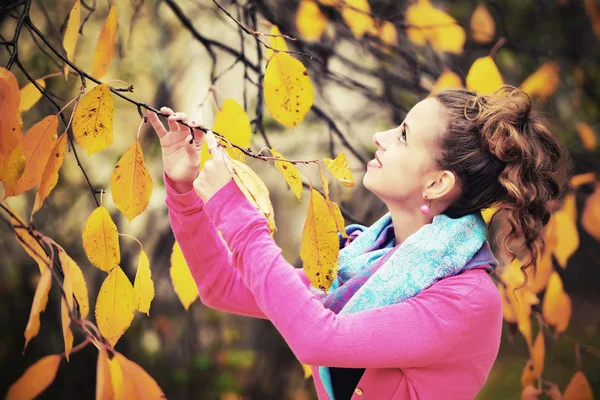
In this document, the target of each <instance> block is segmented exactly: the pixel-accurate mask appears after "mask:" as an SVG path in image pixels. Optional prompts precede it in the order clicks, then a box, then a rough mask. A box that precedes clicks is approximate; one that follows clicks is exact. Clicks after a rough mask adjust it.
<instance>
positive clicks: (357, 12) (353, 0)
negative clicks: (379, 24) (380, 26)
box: [342, 0, 375, 40]
mask: <svg viewBox="0 0 600 400" xmlns="http://www.w3.org/2000/svg"><path fill="white" fill-rule="evenodd" d="M370 14H371V6H370V5H369V2H368V1H367V0H344V4H343V6H342V18H343V19H344V21H345V22H346V25H348V26H349V27H350V30H351V31H352V34H353V35H354V37H355V38H356V39H358V40H360V39H362V37H363V36H364V35H365V33H366V32H368V31H369V30H370V29H371V28H372V27H373V26H374V24H375V22H374V21H373V17H371V15H370Z"/></svg>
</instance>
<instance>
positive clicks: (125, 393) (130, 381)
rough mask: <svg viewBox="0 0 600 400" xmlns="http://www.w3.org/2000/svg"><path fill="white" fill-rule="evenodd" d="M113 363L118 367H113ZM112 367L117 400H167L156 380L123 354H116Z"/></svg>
mask: <svg viewBox="0 0 600 400" xmlns="http://www.w3.org/2000/svg"><path fill="white" fill-rule="evenodd" d="M112 363H117V364H118V367H116V366H115V367H113V366H112ZM111 367H112V368H111V373H112V376H113V388H114V394H115V400H119V399H164V398H165V395H164V393H163V391H162V390H161V388H160V386H158V384H157V383H156V381H155V380H154V378H152V377H151V376H150V375H149V374H148V373H147V372H146V371H145V370H144V369H143V368H142V367H140V366H139V365H137V364H136V363H134V362H133V361H131V360H128V359H127V358H126V357H125V356H123V355H122V354H121V353H119V352H115V355H114V357H113V359H112V360H111ZM115 375H116V377H115ZM119 375H120V376H119ZM115 378H116V379H115Z"/></svg>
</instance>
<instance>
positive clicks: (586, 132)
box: [575, 121, 598, 151]
mask: <svg viewBox="0 0 600 400" xmlns="http://www.w3.org/2000/svg"><path fill="white" fill-rule="evenodd" d="M575 128H576V129H577V134H578V135H579V138H580V139H581V143H583V147H585V148H586V149H587V150H590V151H594V150H596V145H597V144H598V139H597V138H596V134H595V133H594V130H593V129H592V128H591V127H590V126H589V125H588V124H586V123H585V122H581V121H578V122H576V123H575Z"/></svg>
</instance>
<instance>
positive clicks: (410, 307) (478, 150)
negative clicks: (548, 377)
mask: <svg viewBox="0 0 600 400" xmlns="http://www.w3.org/2000/svg"><path fill="white" fill-rule="evenodd" d="M161 112H162V113H164V114H165V115H169V117H168V122H169V129H170V130H169V132H167V131H166V130H165V128H164V127H163V125H162V124H161V123H160V121H159V120H158V117H157V116H156V114H154V113H149V117H150V121H151V122H152V125H153V127H154V129H155V131H156V133H157V134H158V136H159V138H160V142H161V145H162V152H163V162H164V174H163V178H164V181H165V185H166V189H167V197H166V200H165V201H166V204H167V206H168V208H169V218H170V221H171V226H172V229H173V232H174V234H175V238H176V239H177V241H178V243H179V245H180V246H181V250H182V252H183V255H184V257H185V259H186V261H187V264H188V266H189V268H190V271H191V273H192V276H193V277H194V280H195V281H196V284H197V285H198V290H199V293H200V298H201V300H202V302H203V303H204V304H206V305H207V306H209V307H213V308H216V309H219V310H224V311H228V312H232V313H237V314H242V315H247V316H252V317H257V318H266V319H269V320H270V321H272V323H273V324H274V326H275V327H276V328H277V329H278V331H279V332H280V333H281V335H282V336H283V338H284V339H285V340H286V342H287V344H288V345H289V347H290V348H291V350H292V351H293V352H294V354H295V355H296V357H297V358H298V359H299V360H300V361H301V362H303V363H305V364H308V365H310V366H311V368H312V372H313V376H314V382H315V385H316V390H317V394H318V396H319V399H335V400H346V399H350V398H351V399H374V400H386V399H441V398H443V399H473V398H474V397H475V396H476V395H477V393H478V391H479V390H480V389H481V387H482V386H483V384H484V383H485V381H486V378H487V376H488V374H489V372H490V370H491V368H492V365H493V363H494V361H495V359H496V356H497V354H498V348H499V345H500V336H501V329H502V301H501V299H500V296H499V293H498V290H497V288H496V286H495V284H494V282H493V281H492V279H491V277H490V276H489V274H490V273H491V272H493V271H494V269H495V268H496V266H497V265H498V262H497V260H496V259H495V258H494V256H493V255H492V253H491V252H490V248H489V245H488V243H487V241H486V232H487V227H486V224H485V222H484V221H483V218H482V217H481V213H480V211H481V210H482V209H485V208H488V207H490V206H492V205H496V206H498V207H500V208H502V209H504V210H505V211H506V213H505V215H506V220H507V222H508V223H509V224H510V227H511V234H510V235H509V236H508V237H507V238H506V239H505V241H506V240H508V239H510V240H516V239H518V240H521V241H522V243H523V245H524V250H525V251H526V252H527V253H529V255H530V258H529V260H536V259H537V255H538V254H539V252H540V249H541V248H542V246H543V239H542V236H541V232H542V229H543V227H544V226H545V225H546V224H547V223H548V220H549V217H550V211H549V202H551V201H552V200H554V199H557V198H558V197H559V195H560V194H561V193H563V191H564V188H565V185H566V182H567V181H566V165H567V163H566V162H565V161H567V156H566V152H565V150H564V148H563V147H562V146H561V145H560V144H559V142H557V140H556V139H555V138H554V137H553V136H552V134H551V133H550V131H549V129H548V126H547V125H545V124H544V122H542V120H541V118H540V116H539V115H538V114H537V113H536V111H535V110H534V109H533V108H532V104H531V102H530V100H529V98H528V96H526V95H524V93H522V92H520V91H519V90H518V89H515V88H513V87H503V88H502V89H501V90H500V91H498V92H496V93H495V94H492V95H478V94H476V93H474V92H470V91H467V90H446V91H443V92H441V93H439V94H438V95H436V96H435V97H431V98H427V99H425V100H423V101H421V102H420V103H418V104H417V105H415V106H414V107H413V108H412V109H411V110H410V112H409V113H408V114H407V116H406V119H405V120H404V122H403V123H402V124H401V125H400V126H398V127H396V128H393V129H391V130H388V131H385V132H377V133H375V134H374V136H373V140H374V142H375V144H376V145H377V149H378V150H377V152H376V153H375V158H374V159H373V160H372V161H370V162H369V163H368V164H367V172H366V174H365V175H364V178H363V184H364V185H365V187H366V188H367V189H369V190H370V191H372V192H373V193H374V194H376V195H377V196H378V197H379V198H381V200H382V201H383V202H385V204H386V205H387V207H388V210H389V212H388V213H386V214H385V215H384V216H383V217H381V218H380V219H379V220H378V221H376V222H375V223H374V224H373V225H371V226H369V227H364V226H360V225H350V226H348V227H346V231H347V233H348V234H349V238H348V239H344V238H342V237H341V235H340V248H341V249H340V254H339V258H338V265H339V270H338V273H337V277H336V279H335V280H334V282H333V285H332V286H331V288H330V289H329V290H328V292H327V293H324V292H323V291H321V290H318V289H317V288H315V287H313V286H312V285H311V284H310V283H309V280H308V278H307V277H306V275H305V274H304V271H303V270H302V269H295V268H293V267H292V265H290V264H289V263H288V262H287V261H286V260H285V259H284V258H283V257H282V256H281V249H280V248H279V247H278V246H277V245H276V244H275V242H274V241H273V239H272V238H271V236H270V235H269V228H268V226H267V220H266V218H265V217H264V215H263V214H261V213H260V212H259V211H258V210H256V208H255V207H253V206H252V205H251V203H250V202H249V201H248V200H247V199H246V198H245V196H244V195H243V193H242V192H241V191H240V190H239V188H238V187H237V185H236V184H235V182H234V181H233V180H232V177H231V175H230V173H229V168H230V160H229V159H228V158H227V155H226V153H225V152H224V150H223V148H222V147H220V145H219V144H218V143H217V141H216V139H215V137H214V135H213V134H212V132H208V133H207V134H206V135H203V134H202V131H200V130H198V131H197V134H196V144H195V145H194V144H190V141H191V139H192V136H191V134H190V131H189V128H187V127H185V126H184V125H182V124H179V123H177V121H178V120H179V121H187V116H186V115H185V114H184V113H173V111H172V110H170V109H168V108H166V107H165V108H162V109H161ZM190 124H191V126H194V127H196V126H198V123H196V122H195V121H191V123H190ZM204 138H206V144H207V146H208V149H209V151H210V153H211V154H212V159H211V160H209V161H208V162H206V163H205V164H204V168H203V169H202V170H201V171H199V165H200V160H199V149H200V147H199V146H200V145H201V144H202V140H203V139H204ZM217 230H220V231H221V233H222V235H223V238H224V241H223V239H221V237H220V236H219V234H218V232H217ZM225 242H226V243H225ZM505 244H506V242H505ZM226 245H227V246H228V247H229V249H230V251H231V252H228V250H227V247H226ZM530 265H532V263H531V262H529V263H527V265H526V266H530Z"/></svg>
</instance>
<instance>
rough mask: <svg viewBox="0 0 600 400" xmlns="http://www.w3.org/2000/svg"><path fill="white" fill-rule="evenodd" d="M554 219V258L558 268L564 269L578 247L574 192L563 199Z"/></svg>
mask: <svg viewBox="0 0 600 400" xmlns="http://www.w3.org/2000/svg"><path fill="white" fill-rule="evenodd" d="M554 217H555V218H556V232H557V233H558V236H557V243H556V248H555V249H554V256H555V257H556V260H557V261H558V263H559V264H560V266H561V267H563V268H565V267H566V266H567V261H568V260H569V257H571V256H572V255H573V253H575V251H576V250H577V248H578V247H579V233H578V232H577V224H576V219H577V205H576V203H575V193H574V192H572V193H569V194H568V195H567V196H566V197H565V199H564V202H563V204H562V207H561V208H560V210H558V211H556V212H555V213H554Z"/></svg>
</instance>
